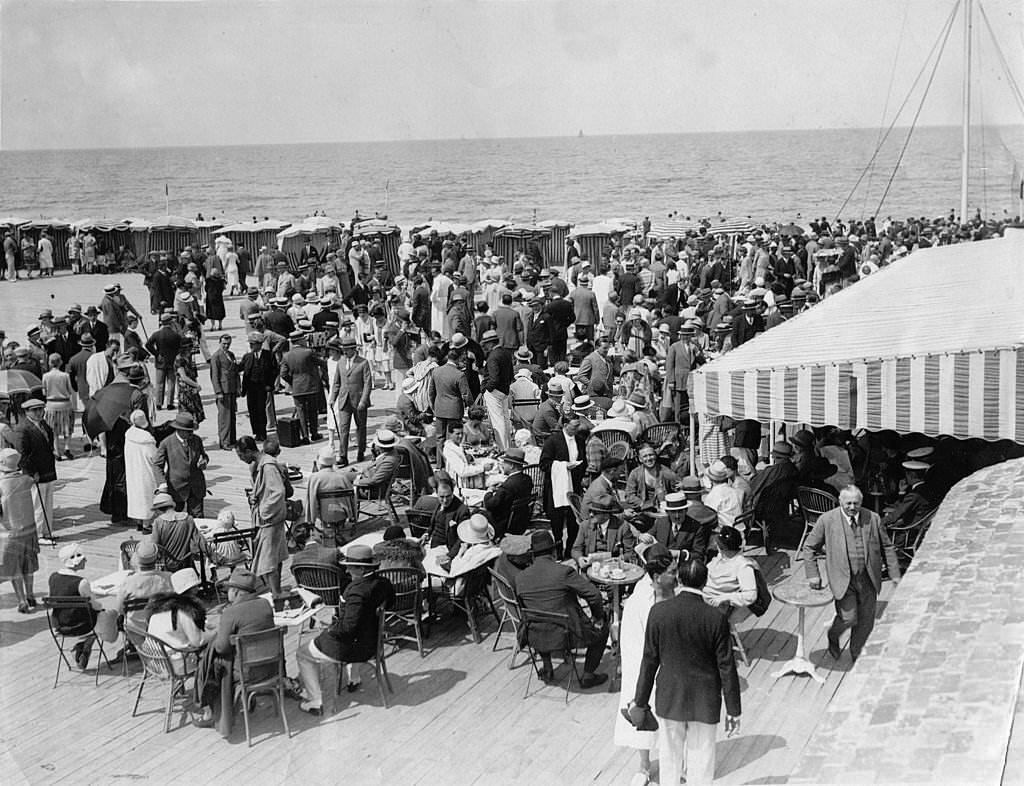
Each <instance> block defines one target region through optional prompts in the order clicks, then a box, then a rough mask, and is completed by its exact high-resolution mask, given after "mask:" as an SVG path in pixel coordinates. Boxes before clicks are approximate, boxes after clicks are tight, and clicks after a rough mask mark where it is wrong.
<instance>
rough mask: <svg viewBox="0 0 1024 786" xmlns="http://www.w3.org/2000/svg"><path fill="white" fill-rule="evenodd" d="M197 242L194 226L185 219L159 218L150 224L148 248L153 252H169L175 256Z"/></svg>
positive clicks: (173, 217) (196, 231) (174, 217)
mask: <svg viewBox="0 0 1024 786" xmlns="http://www.w3.org/2000/svg"><path fill="white" fill-rule="evenodd" d="M198 240H199V232H198V229H197V227H196V224H195V222H194V221H190V220H189V219H187V218H182V217H181V216H161V217H160V218H154V219H153V220H152V221H151V222H150V227H149V247H150V249H152V250H154V251H157V250H160V251H170V252H171V253H172V254H174V255H177V254H179V253H181V252H182V251H184V250H185V248H187V247H188V246H191V245H192V244H193V243H196V242H198Z"/></svg>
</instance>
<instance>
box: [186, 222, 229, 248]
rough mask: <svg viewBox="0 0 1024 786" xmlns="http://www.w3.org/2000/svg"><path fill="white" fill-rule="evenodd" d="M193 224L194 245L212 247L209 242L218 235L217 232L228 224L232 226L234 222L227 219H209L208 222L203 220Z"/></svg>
mask: <svg viewBox="0 0 1024 786" xmlns="http://www.w3.org/2000/svg"><path fill="white" fill-rule="evenodd" d="M193 223H194V224H195V225H196V229H195V236H196V243H198V244H199V245H200V246H205V245H209V246H212V245H213V243H211V242H210V241H211V240H212V239H213V237H214V235H217V234H219V231H218V230H220V228H221V227H223V226H227V225H228V224H233V223H234V222H233V221H229V220H227V219H225V220H220V219H212V218H211V219H209V220H206V219H204V220H201V221H195V222H193Z"/></svg>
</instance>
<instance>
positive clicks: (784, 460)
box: [750, 442, 800, 546]
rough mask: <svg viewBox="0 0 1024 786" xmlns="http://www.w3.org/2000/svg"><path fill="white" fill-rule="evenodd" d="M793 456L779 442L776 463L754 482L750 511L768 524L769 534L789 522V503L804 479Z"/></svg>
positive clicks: (785, 444)
mask: <svg viewBox="0 0 1024 786" xmlns="http://www.w3.org/2000/svg"><path fill="white" fill-rule="evenodd" d="M792 456H793V446H792V445H790V444H789V443H788V442H776V443H775V444H774V445H773V446H772V461H773V463H772V464H769V465H768V466H767V467H765V468H764V469H762V470H761V471H760V472H757V473H756V474H755V475H754V477H753V478H751V480H750V507H751V508H752V509H753V510H754V514H755V515H756V517H757V518H758V519H759V520H760V521H763V522H765V523H767V524H768V526H769V530H770V529H771V528H773V527H777V526H781V525H785V523H786V522H787V520H788V519H789V503H790V501H791V500H792V499H793V497H794V495H795V494H796V486H797V483H798V482H799V479H800V470H798V469H797V467H796V464H794V463H793V461H792ZM765 545H766V546H767V544H765Z"/></svg>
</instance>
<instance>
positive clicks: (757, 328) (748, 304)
mask: <svg viewBox="0 0 1024 786" xmlns="http://www.w3.org/2000/svg"><path fill="white" fill-rule="evenodd" d="M757 309H758V304H757V301H755V300H747V301H744V303H743V313H742V314H741V315H740V316H739V318H738V319H737V320H736V321H735V322H733V323H732V348H733V349H736V348H737V347H739V346H740V345H741V344H745V343H746V342H748V341H750V339H752V338H753V337H754V336H756V335H757V334H758V333H764V331H765V326H764V317H762V316H761V315H760V314H759V313H758V310H757Z"/></svg>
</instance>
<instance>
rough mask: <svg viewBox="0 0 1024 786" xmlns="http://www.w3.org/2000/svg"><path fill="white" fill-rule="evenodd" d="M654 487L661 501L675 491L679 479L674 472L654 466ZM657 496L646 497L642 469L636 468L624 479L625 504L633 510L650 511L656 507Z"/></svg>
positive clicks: (645, 485)
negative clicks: (658, 492) (658, 490)
mask: <svg viewBox="0 0 1024 786" xmlns="http://www.w3.org/2000/svg"><path fill="white" fill-rule="evenodd" d="M654 472H655V477H656V480H655V486H657V487H658V488H660V489H661V492H662V494H661V499H663V500H664V499H665V495H666V494H668V493H670V492H673V491H675V490H676V487H677V486H678V485H679V477H678V476H677V475H676V473H675V472H673V471H672V470H670V469H668V468H667V467H663V466H661V465H660V464H658V465H657V466H655V468H654ZM657 499H658V498H657V496H654V497H651V496H648V490H647V483H646V482H645V481H644V468H643V467H637V468H636V469H634V470H633V471H632V472H630V473H629V477H627V478H626V504H627V505H629V507H631V508H633V509H634V510H651V509H652V508H656V507H658V501H657Z"/></svg>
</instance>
